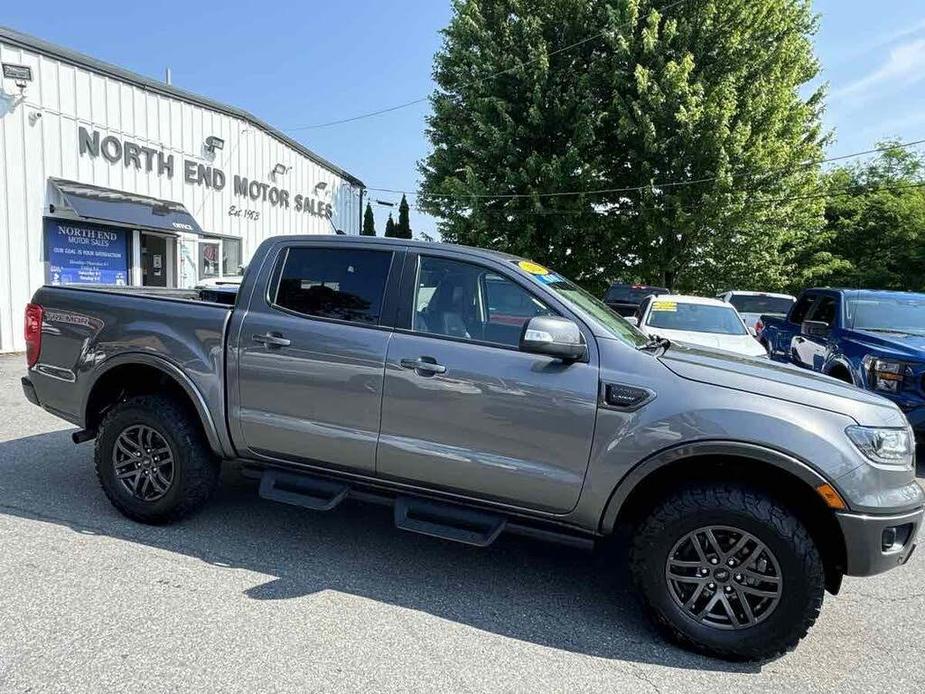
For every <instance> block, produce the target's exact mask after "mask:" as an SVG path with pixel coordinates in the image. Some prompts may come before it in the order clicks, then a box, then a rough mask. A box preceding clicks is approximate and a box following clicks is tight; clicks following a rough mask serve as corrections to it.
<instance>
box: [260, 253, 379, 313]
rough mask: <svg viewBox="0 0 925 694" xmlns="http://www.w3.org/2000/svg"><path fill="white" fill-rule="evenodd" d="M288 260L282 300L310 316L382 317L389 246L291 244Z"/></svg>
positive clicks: (279, 297)
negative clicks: (360, 247)
mask: <svg viewBox="0 0 925 694" xmlns="http://www.w3.org/2000/svg"><path fill="white" fill-rule="evenodd" d="M285 262H286V264H285V266H284V267H283V271H282V275H281V276H280V280H279V286H278V288H277V291H276V301H275V303H276V304H277V305H278V306H281V307H283V308H287V309H289V310H291V311H297V312H298V313H303V314H305V315H306V316H318V317H320V318H336V319H339V320H348V321H355V322H357V323H370V324H376V323H378V322H379V314H380V311H381V310H382V297H383V294H384V292H385V282H386V278H387V277H388V274H389V266H390V264H391V262H392V253H391V252H390V251H370V250H352V249H335V248H291V249H290V250H289V253H288V255H287V256H286V261H285Z"/></svg>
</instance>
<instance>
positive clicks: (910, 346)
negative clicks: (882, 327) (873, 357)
mask: <svg viewBox="0 0 925 694" xmlns="http://www.w3.org/2000/svg"><path fill="white" fill-rule="evenodd" d="M847 337H848V339H849V340H853V341H854V342H857V343H858V344H860V345H862V346H866V347H867V348H868V349H869V350H871V351H875V352H877V355H878V356H890V355H889V354H886V353H892V355H894V356H897V357H900V358H905V359H913V360H916V361H925V335H910V334H908V333H881V332H874V331H871V330H849V331H847Z"/></svg>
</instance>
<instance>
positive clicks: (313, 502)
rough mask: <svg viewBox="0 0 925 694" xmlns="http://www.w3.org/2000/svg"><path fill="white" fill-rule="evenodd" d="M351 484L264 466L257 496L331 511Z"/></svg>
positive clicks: (345, 494)
mask: <svg viewBox="0 0 925 694" xmlns="http://www.w3.org/2000/svg"><path fill="white" fill-rule="evenodd" d="M349 491H350V486H349V485H346V484H343V483H341V482H335V481H333V480H327V479H322V478H320V477H310V476H308V475H292V474H289V473H288V472H282V471H281V470H274V469H270V468H268V469H266V470H264V471H263V474H262V475H261V477H260V496H262V497H263V498H264V499H269V500H270V501H279V502H282V503H284V504H292V505H293V506H301V507H302V508H309V509H311V510H313V511H330V510H331V509H332V508H334V507H335V506H337V505H338V504H339V503H340V502H341V501H343V500H344V499H345V498H346V497H347V494H348V492H349Z"/></svg>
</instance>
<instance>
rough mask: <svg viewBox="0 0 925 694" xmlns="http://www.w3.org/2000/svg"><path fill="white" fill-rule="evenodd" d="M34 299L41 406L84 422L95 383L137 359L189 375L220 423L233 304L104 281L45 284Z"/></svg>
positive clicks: (37, 385)
mask: <svg viewBox="0 0 925 694" xmlns="http://www.w3.org/2000/svg"><path fill="white" fill-rule="evenodd" d="M33 303H34V304H38V305H39V306H41V307H42V310H43V316H42V346H41V352H40V355H39V360H38V363H37V364H36V365H35V368H34V369H33V370H32V381H33V384H34V386H35V392H36V395H37V396H38V399H39V401H40V403H41V405H42V406H43V407H44V408H45V409H47V410H49V411H51V412H53V413H54V414H57V415H58V416H60V417H62V418H64V419H67V420H68V421H70V422H73V423H74V424H76V425H77V426H80V427H84V426H86V422H85V421H84V413H85V409H86V402H85V400H86V398H87V395H88V393H90V392H91V389H92V387H93V385H94V382H95V381H96V380H97V379H99V378H102V377H104V375H105V374H106V373H107V372H108V371H110V370H111V369H113V368H116V367H118V366H119V365H120V363H123V362H129V361H131V362H134V363H136V364H137V363H139V361H141V362H142V363H145V362H147V363H150V364H152V365H158V366H166V367H167V368H169V369H171V370H172V371H174V372H176V373H177V374H178V377H184V378H188V379H189V380H190V381H192V383H193V384H195V386H196V387H197V388H198V390H199V392H201V393H202V395H203V398H204V400H205V402H204V403H203V406H204V407H206V408H207V409H208V410H209V413H210V415H211V416H212V417H215V418H216V421H219V422H223V421H224V393H223V390H222V387H223V385H222V374H223V373H224V366H225V328H226V325H227V323H228V319H229V317H230V315H231V311H232V307H231V306H230V305H228V304H221V303H216V302H214V301H207V300H204V298H203V296H202V295H201V294H200V292H199V291H197V290H185V289H166V288H160V287H102V286H99V287H98V286H87V287H51V286H44V287H42V288H40V289H39V290H38V291H37V292H36V293H35V296H34V297H33ZM62 381H64V382H67V383H70V384H72V387H66V388H62V387H61V385H62Z"/></svg>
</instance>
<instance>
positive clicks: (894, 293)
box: [805, 287, 925, 300]
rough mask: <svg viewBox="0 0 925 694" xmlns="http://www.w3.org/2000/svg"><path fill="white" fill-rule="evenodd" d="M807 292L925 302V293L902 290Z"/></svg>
mask: <svg viewBox="0 0 925 694" xmlns="http://www.w3.org/2000/svg"><path fill="white" fill-rule="evenodd" d="M805 291H807V292H838V293H839V294H855V295H856V296H865V297H883V298H888V297H893V298H897V299H908V298H910V297H916V298H921V299H923V300H925V293H922V292H907V291H902V290H900V289H853V288H848V287H812V288H810V289H806V290H805Z"/></svg>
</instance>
